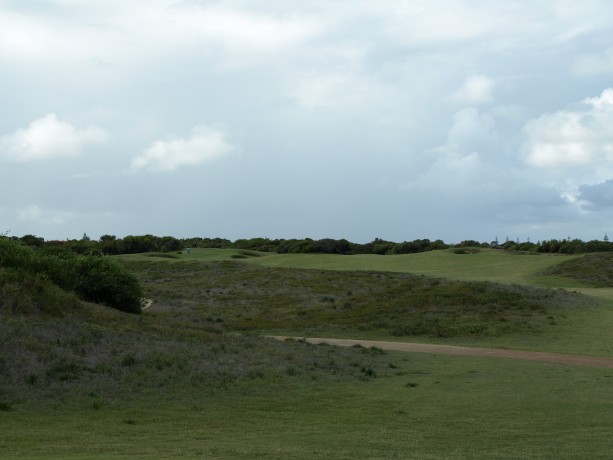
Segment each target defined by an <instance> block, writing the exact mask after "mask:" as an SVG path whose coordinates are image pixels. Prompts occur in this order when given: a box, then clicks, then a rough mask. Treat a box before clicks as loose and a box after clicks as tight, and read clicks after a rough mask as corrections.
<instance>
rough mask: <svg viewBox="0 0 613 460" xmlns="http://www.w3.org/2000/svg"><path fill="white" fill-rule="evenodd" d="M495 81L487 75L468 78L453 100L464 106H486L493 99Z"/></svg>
mask: <svg viewBox="0 0 613 460" xmlns="http://www.w3.org/2000/svg"><path fill="white" fill-rule="evenodd" d="M494 86H495V83H494V80H492V79H491V78H489V77H486V76H485V75H474V76H472V77H468V78H467V79H466V81H465V82H464V84H463V85H462V86H461V87H460V89H458V90H457V91H456V92H455V94H454V95H453V99H454V100H455V101H457V102H460V103H464V104H484V103H487V102H490V101H491V100H492V97H493V91H494Z"/></svg>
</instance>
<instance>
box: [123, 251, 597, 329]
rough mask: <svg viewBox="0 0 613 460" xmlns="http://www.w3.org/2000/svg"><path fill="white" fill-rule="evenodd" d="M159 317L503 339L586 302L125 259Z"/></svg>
mask: <svg viewBox="0 0 613 460" xmlns="http://www.w3.org/2000/svg"><path fill="white" fill-rule="evenodd" d="M125 263H126V264H128V266H129V267H130V269H131V270H133V271H134V272H135V273H137V274H138V276H139V278H140V280H141V283H142V284H143V286H144V288H145V290H146V292H147V296H148V297H152V298H154V299H156V305H157V310H158V311H161V310H166V312H167V314H168V315H183V316H184V317H185V318H189V321H190V322H192V323H193V324H209V325H210V326H212V327H215V328H217V329H219V330H224V331H235V330H239V331H250V330H253V331H261V330H267V331H269V330H283V331H294V332H296V333H300V334H316V333H318V332H319V333H324V332H326V333H329V332H335V331H336V332H339V331H342V332H357V333H360V332H364V331H375V330H376V331H382V332H383V333H384V334H386V335H390V336H431V337H463V336H501V335H505V334H509V333H514V332H522V331H524V332H531V333H532V332H538V331H542V330H543V329H544V328H546V327H551V326H552V325H554V324H555V322H556V317H558V316H562V315H564V309H565V308H566V307H577V306H583V305H584V303H585V302H586V298H585V297H583V296H581V295H578V294H571V293H568V292H565V291H559V290H550V289H539V288H533V287H528V286H516V285H515V286H513V285H501V284H494V283H487V282H459V281H450V280H442V279H437V278H430V277H425V276H415V275H410V274H402V273H381V272H349V271H347V272H341V271H321V270H301V269H287V268H284V269H280V268H270V267H259V266H255V265H251V264H244V263H235V262H230V261H225V262H190V263H181V264H165V263H161V262H158V263H154V262H128V261H126V262H125Z"/></svg>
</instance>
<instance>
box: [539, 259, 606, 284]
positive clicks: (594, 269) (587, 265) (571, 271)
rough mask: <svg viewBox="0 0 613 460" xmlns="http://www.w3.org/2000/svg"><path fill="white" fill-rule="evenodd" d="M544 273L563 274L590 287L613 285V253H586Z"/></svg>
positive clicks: (562, 275)
mask: <svg viewBox="0 0 613 460" xmlns="http://www.w3.org/2000/svg"><path fill="white" fill-rule="evenodd" d="M543 275H557V276H561V277H564V278H568V279H570V280H572V281H577V282H580V283H582V284H584V285H585V286H590V287H613V254H611V253H594V254H586V255H584V256H581V257H579V258H573V259H570V260H566V261H564V262H562V263H560V264H558V265H555V266H553V267H550V268H548V269H547V270H545V271H544V272H543Z"/></svg>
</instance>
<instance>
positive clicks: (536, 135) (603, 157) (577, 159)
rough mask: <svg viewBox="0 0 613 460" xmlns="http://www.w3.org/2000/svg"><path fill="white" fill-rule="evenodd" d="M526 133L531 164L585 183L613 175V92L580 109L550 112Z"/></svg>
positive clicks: (606, 90)
mask: <svg viewBox="0 0 613 460" xmlns="http://www.w3.org/2000/svg"><path fill="white" fill-rule="evenodd" d="M524 131H525V134H526V136H527V139H526V142H525V144H524V147H523V148H524V152H525V155H526V157H525V161H526V163H527V164H528V165H530V166H536V167H539V168H541V169H543V170H548V171H551V172H562V173H564V174H565V175H567V176H568V178H569V179H572V178H574V179H576V180H583V181H599V180H606V179H608V178H610V177H611V176H613V89H610V88H609V89H605V90H604V91H603V92H602V94H601V95H600V96H598V97H594V98H587V99H584V100H583V106H582V107H580V108H577V109H568V110H560V111H558V112H554V113H546V114H544V115H542V116H541V117H539V118H537V119H536V120H533V121H531V122H529V123H528V124H527V125H526V126H525V128H524Z"/></svg>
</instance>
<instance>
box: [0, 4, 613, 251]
mask: <svg viewBox="0 0 613 460" xmlns="http://www.w3.org/2000/svg"><path fill="white" fill-rule="evenodd" d="M611 18H613V2H611V1H609V0H581V1H579V0H576V1H573V0H557V1H550V0H531V1H527V0H526V1H523V0H505V1H502V0H500V1H492V0H335V1H322V0H309V1H296V0H266V1H262V0H228V1H208V0H186V1H177V0H130V1H125V0H122V1H120V0H0V234H9V235H14V236H22V235H25V234H34V235H37V236H41V237H43V238H45V239H48V240H52V239H60V240H63V239H73V238H77V239H78V238H81V236H82V235H83V234H84V233H87V235H88V236H90V237H91V238H93V239H97V238H99V237H100V236H101V235H104V234H110V235H116V236H118V237H123V236H125V235H129V234H132V235H142V234H154V235H159V236H163V235H172V236H176V237H195V236H200V237H222V238H228V239H231V240H235V239H238V238H252V237H267V238H304V237H310V238H314V239H319V238H346V239H348V240H350V241H353V242H362V243H364V242H368V241H371V240H373V239H375V238H382V239H386V240H391V241H398V242H400V241H411V240H414V239H418V238H429V239H431V240H434V239H443V240H444V241H445V242H448V243H453V242H459V241H462V240H466V239H474V240H479V241H487V242H489V241H492V240H494V239H495V238H498V239H499V240H501V241H504V240H505V239H506V238H509V239H512V240H515V239H520V240H521V241H525V240H528V239H530V240H531V241H537V240H543V239H553V238H557V239H563V238H568V237H570V238H581V239H584V240H590V239H602V238H603V237H604V235H605V234H607V232H608V233H609V234H610V235H611V236H613V25H612V23H611Z"/></svg>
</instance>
